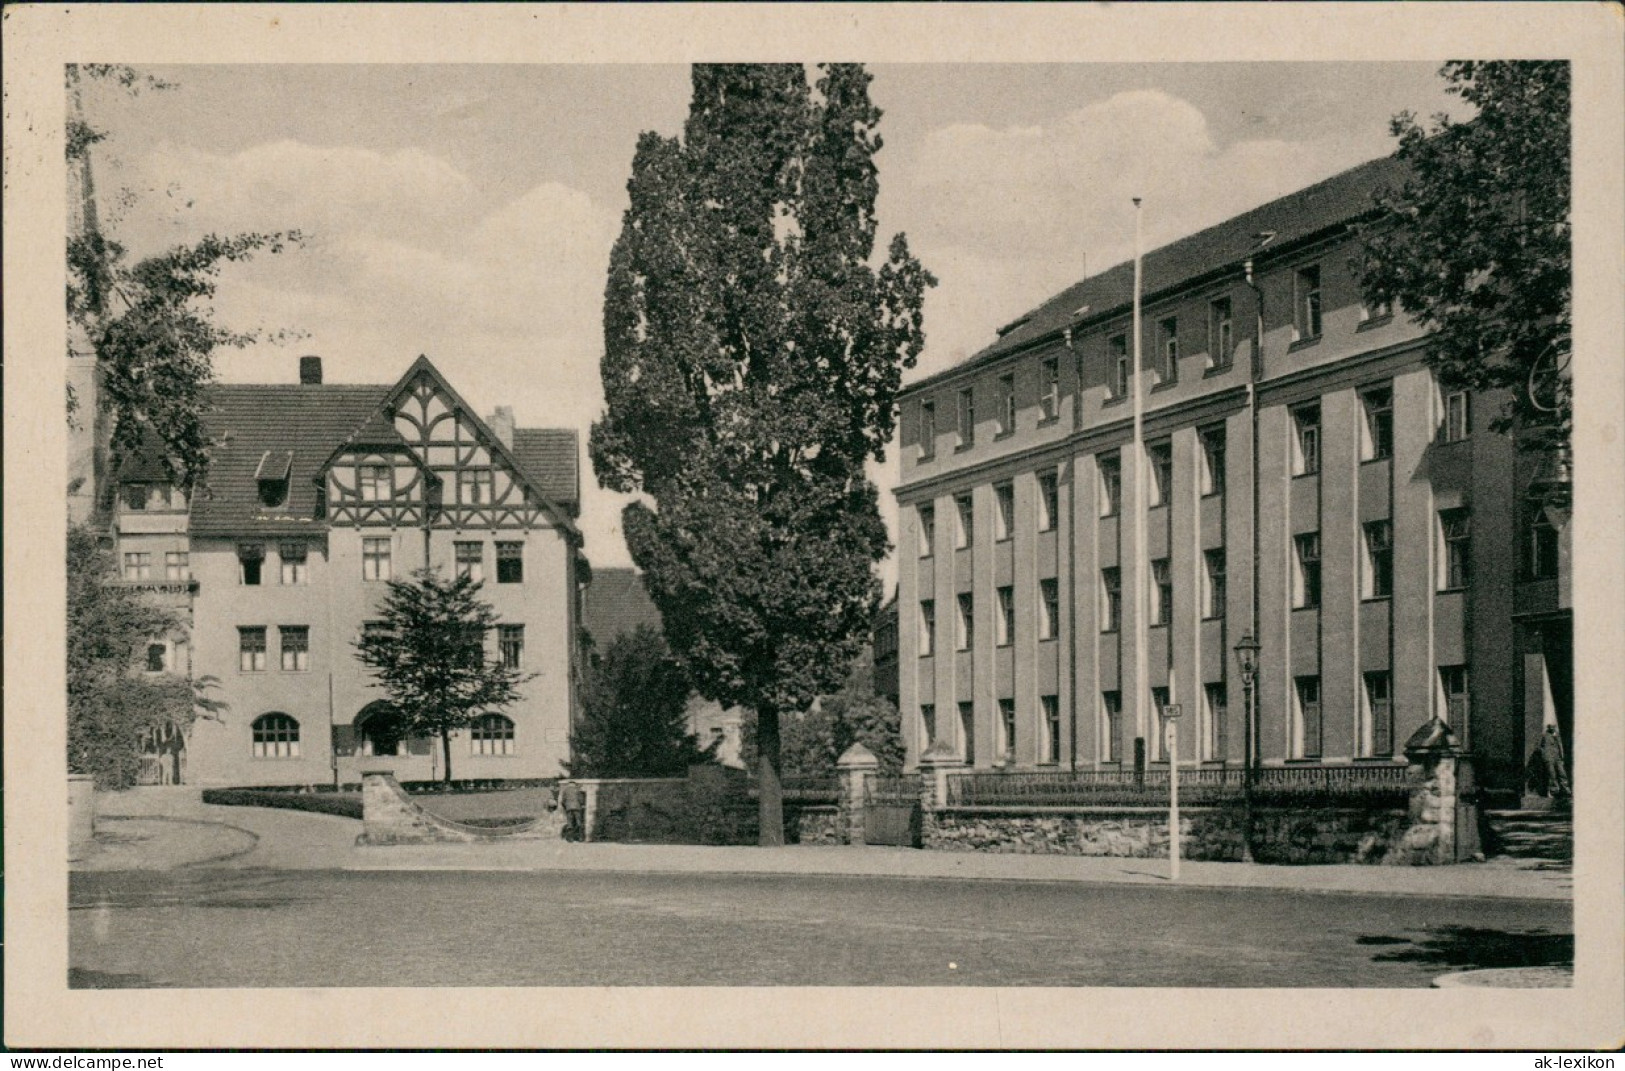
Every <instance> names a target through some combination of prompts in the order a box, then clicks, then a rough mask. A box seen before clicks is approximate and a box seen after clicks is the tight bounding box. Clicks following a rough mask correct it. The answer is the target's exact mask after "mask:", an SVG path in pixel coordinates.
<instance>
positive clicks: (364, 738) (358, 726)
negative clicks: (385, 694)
mask: <svg viewBox="0 0 1625 1071" xmlns="http://www.w3.org/2000/svg"><path fill="white" fill-rule="evenodd" d="M355 738H356V750H357V751H358V752H360V754H362V755H407V754H422V752H421V751H420V750H418V749H416V748H413V747H412V746H411V745H412V744H415V743H417V741H416V740H413V739H410V738H408V737H407V735H406V727H405V724H404V722H403V719H402V718H401V713H400V711H399V710H397V709H395V707H393V706H391V705H390V704H389V703H386V702H384V701H383V700H381V699H380V700H379V701H377V702H376V703H368V704H367V705H366V706H364V707H362V708H361V712H360V713H359V714H357V715H356V716H355Z"/></svg>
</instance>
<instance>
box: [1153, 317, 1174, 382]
mask: <svg viewBox="0 0 1625 1071" xmlns="http://www.w3.org/2000/svg"><path fill="white" fill-rule="evenodd" d="M1157 350H1158V353H1159V354H1160V356H1161V357H1162V381H1163V382H1164V383H1172V382H1174V381H1175V380H1177V379H1178V378H1179V319H1178V318H1177V317H1174V316H1170V317H1168V318H1167V319H1166V320H1160V321H1158V322H1157Z"/></svg>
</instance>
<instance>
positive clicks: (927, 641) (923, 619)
mask: <svg viewBox="0 0 1625 1071" xmlns="http://www.w3.org/2000/svg"><path fill="white" fill-rule="evenodd" d="M936 649H937V604H936V603H935V602H933V601H931V600H930V599H921V600H920V657H921V658H928V657H930V655H931V654H932V653H934V652H935V651H936Z"/></svg>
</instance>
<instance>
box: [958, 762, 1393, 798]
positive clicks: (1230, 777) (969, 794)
mask: <svg viewBox="0 0 1625 1071" xmlns="http://www.w3.org/2000/svg"><path fill="white" fill-rule="evenodd" d="M1245 776H1246V775H1245V771H1243V770H1242V769H1240V768H1239V767H1198V768H1194V769H1185V768H1183V767H1182V768H1181V769H1180V771H1179V796H1180V800H1181V802H1183V803H1186V804H1188V805H1190V806H1201V805H1203V804H1222V803H1230V802H1236V801H1240V800H1241V799H1242V798H1243V796H1244V794H1245V782H1244V778H1245ZM947 788H948V799H947V804H948V806H950V807H989V806H1016V807H1065V806H1156V805H1158V804H1161V803H1164V802H1166V801H1167V799H1168V769H1167V767H1151V768H1149V769H1146V770H1145V771H1143V773H1141V774H1139V775H1136V773H1135V772H1134V771H1133V770H1131V769H1128V770H1020V771H1003V772H998V773H952V774H949V775H948V778H947ZM1409 793H1410V789H1409V786H1408V784H1407V782H1406V779H1405V767H1403V766H1397V765H1396V766H1289V767H1265V768H1263V769H1261V770H1259V771H1257V773H1256V775H1255V778H1254V782H1253V797H1254V799H1255V801H1256V802H1257V803H1259V804H1260V805H1261V806H1271V805H1276V804H1293V805H1316V804H1319V805H1325V806H1349V807H1384V808H1386V807H1396V806H1404V805H1405V802H1406V801H1407V800H1408V799H1409Z"/></svg>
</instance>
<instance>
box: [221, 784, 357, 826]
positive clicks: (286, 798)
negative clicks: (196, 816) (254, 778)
mask: <svg viewBox="0 0 1625 1071" xmlns="http://www.w3.org/2000/svg"><path fill="white" fill-rule="evenodd" d="M203 802H204V803H213V804H216V805H218V806H221V807H280V808H282V809H284V810H289V811H309V812H311V813H314V814H335V815H338V816H339V817H341V818H356V819H359V818H360V817H361V797H360V796H359V795H352V794H349V793H337V792H333V791H332V790H331V789H329V790H327V791H325V792H323V791H314V792H308V791H299V790H298V789H294V790H287V789H281V790H279V789H258V788H206V789H204V790H203Z"/></svg>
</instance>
